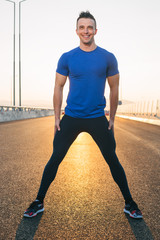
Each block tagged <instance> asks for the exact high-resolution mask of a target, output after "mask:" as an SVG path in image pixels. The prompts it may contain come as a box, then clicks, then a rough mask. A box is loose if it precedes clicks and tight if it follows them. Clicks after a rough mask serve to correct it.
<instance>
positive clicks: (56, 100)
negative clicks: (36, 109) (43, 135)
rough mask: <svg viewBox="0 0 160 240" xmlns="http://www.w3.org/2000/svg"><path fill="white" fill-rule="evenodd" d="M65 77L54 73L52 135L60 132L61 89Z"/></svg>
mask: <svg viewBox="0 0 160 240" xmlns="http://www.w3.org/2000/svg"><path fill="white" fill-rule="evenodd" d="M66 80H67V76H64V75H61V74H59V73H56V79H55V87H54V95H53V106H54V114H55V127H54V135H55V133H56V131H57V130H58V131H60V126H59V123H60V115H61V106H62V99H63V87H64V85H65V83H66Z"/></svg>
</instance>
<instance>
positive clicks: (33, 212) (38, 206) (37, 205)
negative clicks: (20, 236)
mask: <svg viewBox="0 0 160 240" xmlns="http://www.w3.org/2000/svg"><path fill="white" fill-rule="evenodd" d="M43 211H44V206H43V203H41V202H40V201H39V200H36V201H34V202H33V203H31V205H30V206H29V208H27V209H26V211H25V212H24V217H30V218H31V217H35V216H37V213H40V212H43Z"/></svg>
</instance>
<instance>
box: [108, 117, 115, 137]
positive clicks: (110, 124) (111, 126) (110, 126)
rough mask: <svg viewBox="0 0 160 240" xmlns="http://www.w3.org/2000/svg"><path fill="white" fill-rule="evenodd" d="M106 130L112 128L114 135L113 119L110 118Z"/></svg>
mask: <svg viewBox="0 0 160 240" xmlns="http://www.w3.org/2000/svg"><path fill="white" fill-rule="evenodd" d="M108 130H112V132H113V135H114V121H113V120H112V119H110V120H109V126H108Z"/></svg>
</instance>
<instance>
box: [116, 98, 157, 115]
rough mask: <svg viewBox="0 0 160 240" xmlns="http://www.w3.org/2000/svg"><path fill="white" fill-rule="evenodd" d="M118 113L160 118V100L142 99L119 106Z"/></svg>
mask: <svg viewBox="0 0 160 240" xmlns="http://www.w3.org/2000/svg"><path fill="white" fill-rule="evenodd" d="M117 113H118V114H124V115H134V116H138V117H147V118H148V117H149V118H151V117H154V118H158V119H160V100H152V101H140V102H136V103H131V104H125V105H123V101H122V105H119V106H118V109H117Z"/></svg>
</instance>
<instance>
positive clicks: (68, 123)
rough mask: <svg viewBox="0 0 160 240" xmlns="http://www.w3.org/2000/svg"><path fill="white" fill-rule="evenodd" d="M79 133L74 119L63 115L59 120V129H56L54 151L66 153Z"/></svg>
mask: <svg viewBox="0 0 160 240" xmlns="http://www.w3.org/2000/svg"><path fill="white" fill-rule="evenodd" d="M78 134H79V129H78V126H77V123H76V119H74V118H71V117H69V116H66V115H64V116H63V118H62V120H61V121H60V131H58V130H57V132H56V134H55V137H54V141H53V148H54V152H55V151H56V152H61V153H64V154H65V153H66V152H67V151H68V149H69V147H70V146H71V144H72V143H73V142H74V140H75V139H76V137H77V136H78Z"/></svg>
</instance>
